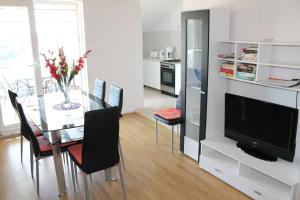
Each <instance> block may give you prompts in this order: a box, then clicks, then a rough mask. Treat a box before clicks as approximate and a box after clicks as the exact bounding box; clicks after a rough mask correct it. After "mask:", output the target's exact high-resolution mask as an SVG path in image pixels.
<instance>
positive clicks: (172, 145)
mask: <svg viewBox="0 0 300 200" xmlns="http://www.w3.org/2000/svg"><path fill="white" fill-rule="evenodd" d="M173 151H174V126H172V156H173Z"/></svg>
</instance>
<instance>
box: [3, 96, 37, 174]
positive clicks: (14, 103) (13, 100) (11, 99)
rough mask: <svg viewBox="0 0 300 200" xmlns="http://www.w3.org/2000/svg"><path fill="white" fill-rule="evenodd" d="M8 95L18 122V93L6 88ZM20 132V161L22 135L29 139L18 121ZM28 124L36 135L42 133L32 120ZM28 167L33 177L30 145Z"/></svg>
mask: <svg viewBox="0 0 300 200" xmlns="http://www.w3.org/2000/svg"><path fill="white" fill-rule="evenodd" d="M8 95H9V98H10V102H11V105H12V106H13V108H14V110H15V112H16V114H17V116H18V118H19V120H20V122H21V118H20V115H19V112H18V110H17V97H18V95H17V94H16V93H14V92H12V91H11V90H8ZM20 126H21V127H20V134H21V142H20V150H21V162H23V137H24V138H25V139H26V140H28V141H29V140H30V139H29V136H28V135H27V134H26V130H25V126H24V124H23V123H20ZM29 126H30V127H31V129H32V130H33V133H34V134H35V135H36V136H41V135H42V132H41V131H40V129H39V128H38V127H37V126H36V125H35V124H34V123H33V122H31V121H30V122H29ZM30 167H31V177H32V178H33V156H32V149H31V145H30Z"/></svg>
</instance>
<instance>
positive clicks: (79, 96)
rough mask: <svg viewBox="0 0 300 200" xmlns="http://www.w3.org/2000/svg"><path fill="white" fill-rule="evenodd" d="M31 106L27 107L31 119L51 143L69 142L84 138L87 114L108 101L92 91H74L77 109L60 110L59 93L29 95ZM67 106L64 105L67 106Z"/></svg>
mask: <svg viewBox="0 0 300 200" xmlns="http://www.w3.org/2000/svg"><path fill="white" fill-rule="evenodd" d="M30 98H31V99H30V101H32V102H31V103H30V106H27V107H25V108H24V110H25V114H26V116H27V118H28V120H31V121H32V122H34V123H35V124H36V125H37V126H38V127H39V128H40V129H41V130H42V132H43V135H44V136H45V137H47V138H48V139H49V141H50V142H51V143H56V142H59V143H66V142H71V141H78V140H82V138H83V126H84V114H85V112H87V111H92V110H99V109H105V108H108V107H109V104H108V103H106V102H104V101H103V100H102V99H99V98H97V97H95V96H94V95H92V94H88V93H86V92H81V91H73V93H72V92H71V103H75V104H76V105H77V106H76V107H78V106H79V107H78V108H76V109H69V108H68V106H66V109H57V108H60V107H61V106H58V105H59V104H61V103H62V102H63V98H62V97H61V94H60V93H51V94H44V95H43V96H35V97H30ZM64 107H65V106H64Z"/></svg>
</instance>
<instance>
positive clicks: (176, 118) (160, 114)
mask: <svg viewBox="0 0 300 200" xmlns="http://www.w3.org/2000/svg"><path fill="white" fill-rule="evenodd" d="M154 118H155V122H156V144H157V143H158V124H157V121H160V122H162V123H165V124H167V125H170V126H172V155H173V146H174V125H177V124H180V123H182V117H181V111H180V110H179V109H176V108H167V109H162V110H159V111H156V112H155V113H154Z"/></svg>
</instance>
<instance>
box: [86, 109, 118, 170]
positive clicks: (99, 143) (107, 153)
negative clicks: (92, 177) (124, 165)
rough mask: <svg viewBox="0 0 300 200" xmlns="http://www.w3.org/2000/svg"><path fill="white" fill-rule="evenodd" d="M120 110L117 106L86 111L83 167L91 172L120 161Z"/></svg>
mask: <svg viewBox="0 0 300 200" xmlns="http://www.w3.org/2000/svg"><path fill="white" fill-rule="evenodd" d="M118 141H119V112H118V108H117V107H110V108H106V109H102V110H94V111H89V112H86V113H85V116H84V137H83V142H82V165H83V166H82V167H83V170H84V172H85V173H87V174H90V173H93V172H97V171H100V170H103V169H107V168H109V167H112V166H114V165H115V164H117V163H118V162H119V149H118Z"/></svg>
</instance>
